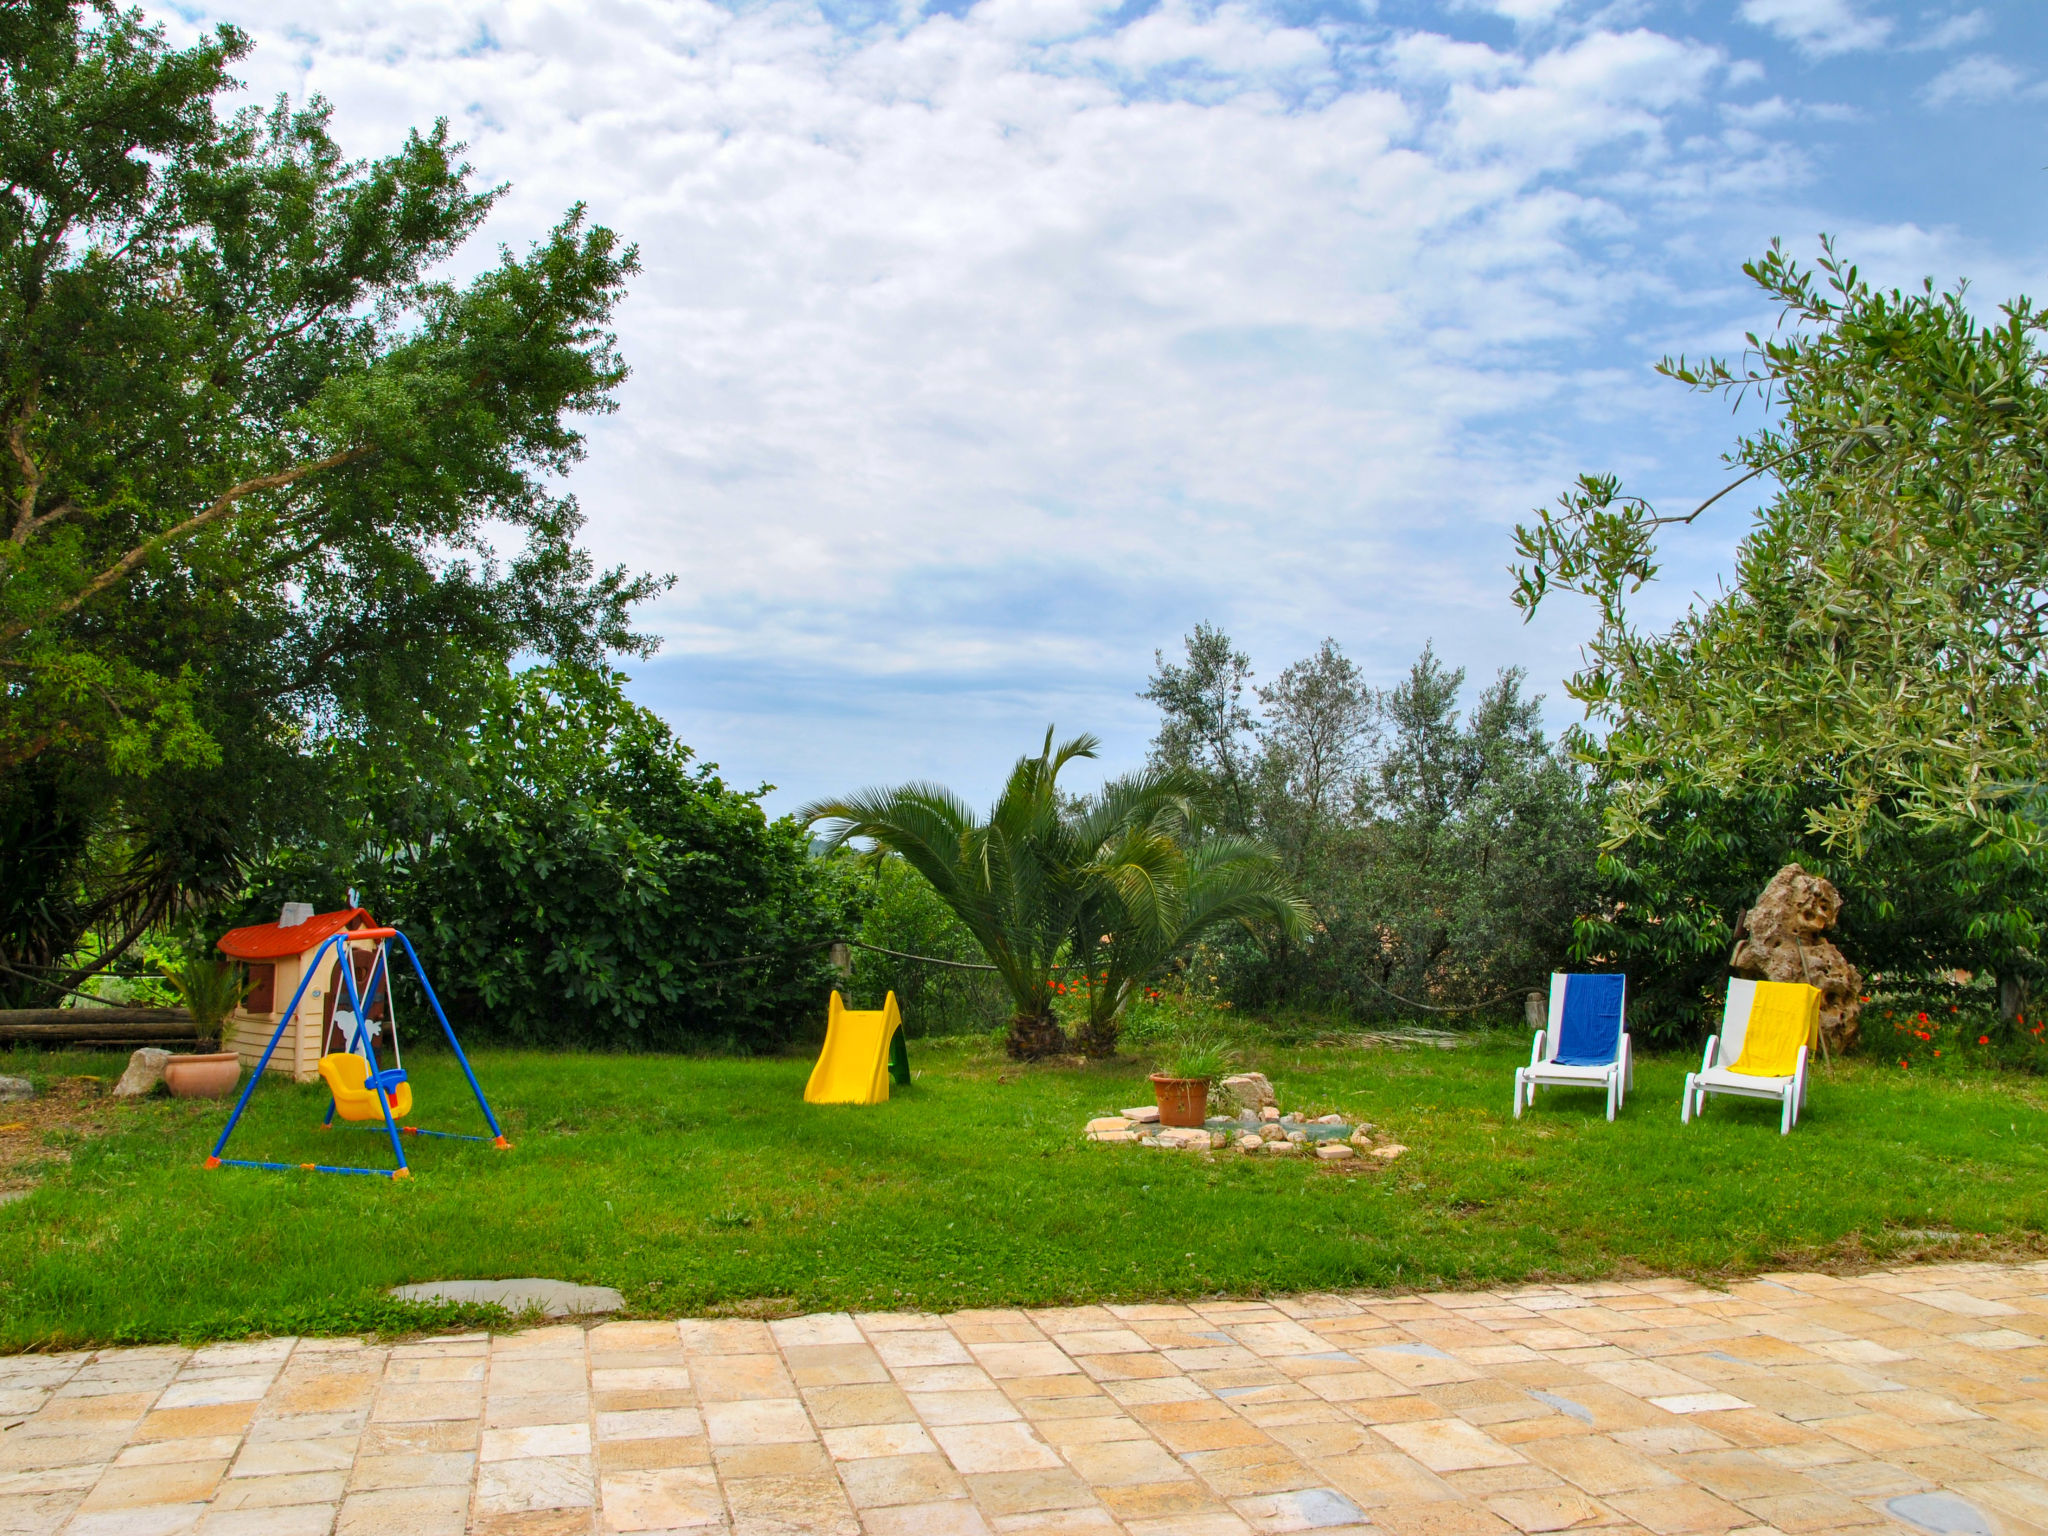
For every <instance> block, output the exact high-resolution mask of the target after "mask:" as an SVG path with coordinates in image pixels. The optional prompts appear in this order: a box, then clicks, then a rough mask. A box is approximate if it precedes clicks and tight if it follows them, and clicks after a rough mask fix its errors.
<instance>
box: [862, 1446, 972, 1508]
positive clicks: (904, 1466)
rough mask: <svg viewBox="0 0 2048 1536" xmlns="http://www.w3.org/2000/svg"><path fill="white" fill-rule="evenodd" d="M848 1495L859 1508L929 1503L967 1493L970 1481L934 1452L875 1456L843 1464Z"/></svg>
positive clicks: (962, 1495)
mask: <svg viewBox="0 0 2048 1536" xmlns="http://www.w3.org/2000/svg"><path fill="white" fill-rule="evenodd" d="M839 1477H840V1480H841V1481H842V1482H843V1483H844V1484H845V1485H846V1496H847V1498H849V1499H850V1500H852V1501H853V1505H854V1507H855V1508H856V1509H861V1510H867V1509H877V1508H881V1507H883V1506H886V1505H891V1504H929V1503H933V1502H936V1501H938V1500H943V1499H961V1498H965V1497H966V1496H967V1485H966V1484H965V1483H963V1482H961V1480H960V1477H959V1475H958V1474H957V1473H955V1472H954V1470H953V1469H952V1467H951V1466H949V1465H948V1464H947V1462H946V1459H945V1457H943V1456H941V1455H938V1454H936V1453H933V1452H923V1453H913V1454H909V1455H903V1456H871V1457H866V1458H863V1459H861V1460H859V1461H847V1462H841V1463H840V1464H839Z"/></svg>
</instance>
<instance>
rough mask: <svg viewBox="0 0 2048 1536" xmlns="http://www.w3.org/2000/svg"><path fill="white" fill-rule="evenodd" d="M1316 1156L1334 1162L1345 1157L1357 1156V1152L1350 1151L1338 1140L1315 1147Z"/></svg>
mask: <svg viewBox="0 0 2048 1536" xmlns="http://www.w3.org/2000/svg"><path fill="white" fill-rule="evenodd" d="M1316 1156H1317V1157H1320V1158H1321V1159H1323V1161H1324V1162H1328V1163H1334V1162H1339V1161H1342V1160H1343V1159H1344V1158H1347V1157H1356V1156H1358V1154H1357V1153H1356V1152H1354V1151H1352V1150H1351V1148H1349V1147H1347V1146H1345V1145H1344V1144H1343V1143H1342V1142H1338V1143H1336V1144H1334V1145H1325V1146H1320V1147H1317V1148H1316Z"/></svg>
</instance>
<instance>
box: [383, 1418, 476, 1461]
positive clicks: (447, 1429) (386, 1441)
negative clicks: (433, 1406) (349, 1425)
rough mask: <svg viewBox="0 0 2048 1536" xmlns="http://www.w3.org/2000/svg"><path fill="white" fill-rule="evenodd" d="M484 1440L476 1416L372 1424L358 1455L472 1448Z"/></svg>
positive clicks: (406, 1454) (410, 1453) (394, 1454)
mask: <svg viewBox="0 0 2048 1536" xmlns="http://www.w3.org/2000/svg"><path fill="white" fill-rule="evenodd" d="M482 1440H483V1426H482V1425H481V1424H479V1423H477V1421H476V1420H474V1419H430V1420H426V1421H423V1422H420V1423H416V1424H372V1425H370V1426H368V1427H367V1428H366V1429H364V1431H363V1437H362V1440H361V1442H360V1443H359V1444H358V1446H357V1448H356V1454H357V1455H358V1456H411V1455H423V1454H426V1453H429V1452H437V1451H473V1450H475V1449H476V1448H477V1446H478V1445H479V1444H480V1443H481V1442H482Z"/></svg>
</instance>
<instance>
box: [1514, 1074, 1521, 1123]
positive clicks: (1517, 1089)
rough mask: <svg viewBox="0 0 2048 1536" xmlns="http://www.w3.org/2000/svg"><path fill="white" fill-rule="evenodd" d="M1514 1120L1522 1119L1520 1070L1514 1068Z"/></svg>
mask: <svg viewBox="0 0 2048 1536" xmlns="http://www.w3.org/2000/svg"><path fill="white" fill-rule="evenodd" d="M1515 1118H1516V1119H1517V1120H1519V1119H1521V1118H1522V1069H1521V1068H1520V1067H1517V1068H1515Z"/></svg>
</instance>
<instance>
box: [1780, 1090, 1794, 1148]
mask: <svg viewBox="0 0 2048 1536" xmlns="http://www.w3.org/2000/svg"><path fill="white" fill-rule="evenodd" d="M1778 1134H1779V1135H1780V1136H1790V1135H1791V1134H1792V1089H1791V1087H1790V1086H1789V1085H1787V1087H1786V1089H1785V1107H1784V1108H1783V1109H1782V1110H1780V1111H1779V1112H1778Z"/></svg>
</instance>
